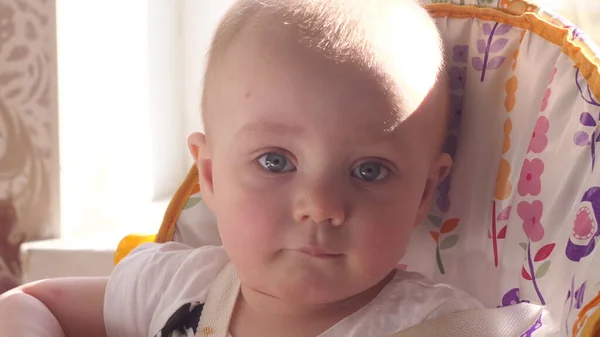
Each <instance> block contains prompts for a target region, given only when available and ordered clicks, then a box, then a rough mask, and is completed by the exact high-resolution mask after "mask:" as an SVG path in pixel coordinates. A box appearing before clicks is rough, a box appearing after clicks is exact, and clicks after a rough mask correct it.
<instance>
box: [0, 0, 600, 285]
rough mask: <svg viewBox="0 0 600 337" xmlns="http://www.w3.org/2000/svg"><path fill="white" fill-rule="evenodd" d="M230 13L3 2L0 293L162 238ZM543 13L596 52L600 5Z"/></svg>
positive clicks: (70, 1) (223, 3)
mask: <svg viewBox="0 0 600 337" xmlns="http://www.w3.org/2000/svg"><path fill="white" fill-rule="evenodd" d="M232 2H233V1H232V0H127V1H123V0H103V1H92V0H0V293H1V292H3V291H4V290H6V289H9V288H11V287H13V286H15V285H17V284H18V283H19V282H22V281H31V280H36V279H39V278H44V277H54V276H63V275H106V274H107V273H109V272H110V270H111V269H112V253H113V251H114V248H115V247H116V245H117V243H118V242H119V240H120V239H121V238H122V237H123V236H124V235H126V234H129V233H154V232H156V230H157V229H158V226H159V224H160V222H161V220H162V214H163V212H164V210H165V208H166V205H167V202H168V200H169V199H170V197H171V195H172V194H173V193H174V191H175V190H176V188H177V187H178V185H179V183H180V182H181V181H182V179H183V178H184V176H185V174H186V173H187V171H188V169H189V168H190V165H191V164H192V161H191V158H190V157H189V155H188V153H187V148H186V136H187V134H189V133H190V132H192V131H195V130H198V129H200V128H201V121H200V115H199V102H200V90H199V88H200V83H201V80H202V78H201V76H202V70H203V67H204V56H205V52H206V48H207V45H208V42H209V40H210V37H211V34H212V32H213V29H214V27H215V26H216V24H217V22H218V20H219V18H220V17H221V15H222V14H223V13H224V11H225V10H226V9H227V8H228V7H229V6H230V4H231V3H232ZM537 3H538V4H540V5H543V6H546V8H548V9H550V10H552V11H555V12H557V13H559V14H560V15H562V16H564V17H566V18H567V19H569V20H571V21H573V22H574V23H576V24H578V25H579V26H580V27H581V28H582V29H583V30H586V31H587V32H588V34H589V35H590V36H591V37H592V39H594V40H596V41H600V19H599V18H600V1H598V0H539V1H537ZM22 243H25V244H23V245H22ZM21 251H22V254H21V253H20V252H21Z"/></svg>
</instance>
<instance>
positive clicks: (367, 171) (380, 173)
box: [352, 162, 389, 181]
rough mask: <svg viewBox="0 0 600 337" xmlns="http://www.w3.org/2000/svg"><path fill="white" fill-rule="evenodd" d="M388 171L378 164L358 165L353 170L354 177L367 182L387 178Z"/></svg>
mask: <svg viewBox="0 0 600 337" xmlns="http://www.w3.org/2000/svg"><path fill="white" fill-rule="evenodd" d="M388 174H389V171H388V169H387V168H386V167H385V166H383V165H381V164H379V163H376V162H368V163H363V164H360V165H358V166H357V167H355V168H354V169H353V170H352V175H353V176H355V177H356V178H358V179H362V180H365V181H376V180H380V179H383V178H385V177H387V176H388Z"/></svg>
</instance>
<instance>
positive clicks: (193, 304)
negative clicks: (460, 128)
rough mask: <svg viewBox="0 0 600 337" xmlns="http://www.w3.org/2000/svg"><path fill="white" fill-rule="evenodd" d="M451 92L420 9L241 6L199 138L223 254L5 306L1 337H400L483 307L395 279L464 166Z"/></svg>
mask: <svg viewBox="0 0 600 337" xmlns="http://www.w3.org/2000/svg"><path fill="white" fill-rule="evenodd" d="M447 85H448V84H447V79H446V76H445V74H444V72H443V53H442V48H441V43H440V37H439V35H438V32H437V30H436V27H435V24H434V23H433V21H432V19H431V18H430V17H429V16H428V15H427V12H426V11H425V10H424V9H422V8H421V7H420V6H419V5H418V4H416V3H414V2H412V1H411V0H367V1H365V0H286V1H282V0H261V1H259V0H240V1H238V2H237V3H236V4H235V5H234V7H233V8H232V9H231V10H230V11H229V12H228V13H227V14H226V16H225V18H224V19H223V21H222V22H221V24H220V26H219V28H218V30H217V32H216V35H215V38H214V41H213V43H212V46H211V50H210V54H209V59H208V67H207V71H206V74H205V83H204V92H203V102H202V113H203V119H204V125H205V134H202V133H195V134H192V135H191V136H190V137H189V148H190V151H191V153H192V156H193V157H194V159H195V161H196V163H197V166H198V171H199V177H200V184H201V186H202V193H203V198H204V201H205V202H206V204H207V205H208V207H209V208H210V209H211V210H212V211H213V212H214V213H215V214H216V217H217V221H218V228H219V233H220V235H221V238H222V241H223V246H219V247H216V246H209V247H202V248H197V249H192V248H190V247H187V246H184V245H182V244H179V243H167V244H145V245H142V246H141V247H139V248H137V249H136V250H134V251H133V252H132V253H131V254H130V255H129V256H128V257H127V258H125V259H124V260H123V261H122V262H121V263H120V264H119V265H118V266H117V267H116V269H115V270H114V272H113V274H112V275H111V277H110V279H105V278H93V279H87V278H86V279H58V280H47V281H42V282H39V283H34V284H29V285H25V286H23V287H21V288H19V289H17V290H15V291H12V292H9V293H7V294H5V295H3V296H2V297H1V298H0V331H3V332H4V333H6V332H7V331H12V332H13V333H14V335H19V336H65V335H66V336H79V335H84V336H109V337H117V336H123V337H135V336H193V335H194V334H196V333H197V335H198V336H200V335H201V336H204V335H207V336H209V335H210V336H226V335H230V336H235V337H246V336H261V337H264V336H283V337H285V336H322V337H331V336H382V337H386V336H389V335H391V334H393V333H396V332H398V331H400V330H403V329H406V328H408V327H410V326H412V325H415V324H418V323H421V322H423V321H424V320H427V319H431V318H435V317H439V316H441V315H444V314H448V313H451V312H455V311H460V310H464V309H471V308H479V307H480V304H479V303H478V302H477V301H476V300H474V299H472V298H470V297H469V296H468V295H467V294H465V293H464V292H462V291H460V290H458V289H454V288H451V287H450V286H447V285H436V284H432V283H431V282H429V281H427V280H426V279H425V278H424V277H423V276H420V275H418V274H415V273H408V272H404V271H400V270H398V269H396V265H397V263H398V262H399V261H400V259H401V258H402V257H403V256H404V253H405V249H406V246H407V242H408V239H409V237H410V233H411V231H412V229H413V228H414V227H415V226H416V225H417V224H418V223H419V222H420V221H421V220H422V219H423V218H424V217H425V216H426V215H427V212H428V210H429V204H430V201H431V199H432V196H433V194H434V191H435V188H436V186H437V185H438V183H439V182H440V181H441V180H442V179H443V178H444V177H445V176H446V175H447V174H448V171H449V169H450V166H451V158H450V156H449V155H448V154H445V153H443V152H442V150H441V148H442V143H443V140H444V136H445V132H444V131H445V128H446V119H447V114H448V112H447V111H448V110H449V108H448V99H449V93H448V91H449V90H448V87H447ZM223 281H226V282H225V283H226V284H228V287H229V288H227V287H226V286H225V285H224V282H223ZM227 289H229V291H228V290H227ZM211 298H212V299H211ZM215 298H216V299H217V301H215ZM221 299H222V301H220V300H221ZM227 299H229V300H227ZM211 301H212V302H211ZM227 301H230V305H224V306H223V307H221V310H220V311H219V312H218V319H217V320H216V321H218V322H221V326H219V325H218V324H216V323H215V324H213V325H203V323H202V322H203V320H208V318H206V317H207V316H206V315H212V314H214V313H210V312H209V311H210V310H208V308H209V307H210V306H213V308H214V306H215V305H217V308H219V305H221V304H222V303H220V302H227ZM213 310H214V309H213ZM211 322H212V323H214V322H215V321H211ZM212 323H211V324H212ZM206 324H208V323H206ZM63 333H64V334H63ZM8 335H11V334H10V333H9V334H8ZM11 336H12V335H11Z"/></svg>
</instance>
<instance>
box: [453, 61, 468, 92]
mask: <svg viewBox="0 0 600 337" xmlns="http://www.w3.org/2000/svg"><path fill="white" fill-rule="evenodd" d="M466 81H467V67H456V66H454V67H452V68H450V88H451V89H452V90H462V89H464V88H465V82H466Z"/></svg>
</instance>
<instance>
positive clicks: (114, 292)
mask: <svg viewBox="0 0 600 337" xmlns="http://www.w3.org/2000/svg"><path fill="white" fill-rule="evenodd" d="M228 261H229V259H228V257H227V254H226V253H225V250H224V249H223V247H220V246H205V247H201V248H192V247H189V246H187V245H184V244H181V243H176V242H169V243H164V244H159V243H146V244H143V245H141V246H140V247H137V248H136V249H134V250H133V251H132V252H131V253H130V254H129V255H128V256H127V257H125V258H124V259H123V260H121V262H119V264H118V265H117V266H116V267H115V269H114V271H113V273H112V274H111V277H110V279H109V282H108V286H107V289H106V294H105V302H104V303H105V317H106V316H109V317H112V318H113V320H114V321H119V320H123V319H125V320H128V317H126V316H127V314H125V313H123V312H122V310H117V308H119V307H124V304H128V305H129V308H127V309H128V310H127V311H129V312H131V311H133V312H137V314H136V315H137V316H139V317H131V318H129V319H132V320H133V321H136V322H137V324H134V325H138V324H139V323H140V322H143V324H139V325H138V326H140V327H143V326H145V327H146V329H148V328H150V331H154V333H156V331H159V329H161V328H162V325H163V324H164V322H167V321H168V320H169V317H170V316H172V314H173V313H178V312H179V311H181V310H188V311H191V308H192V307H195V306H196V305H197V304H198V303H203V302H204V301H205V299H206V296H207V292H208V289H209V288H210V286H211V285H212V283H213V282H214V280H215V278H216V277H217V275H218V274H219V272H220V271H221V270H222V269H223V268H224V267H225V265H226V264H227V263H228ZM200 308H201V307H200ZM117 313H120V314H118V315H117ZM123 315H125V317H124V316H123ZM113 316H114V317H113ZM132 323H133V322H132ZM107 328H108V326H107ZM111 335H112V334H111ZM115 335H119V334H115Z"/></svg>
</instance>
